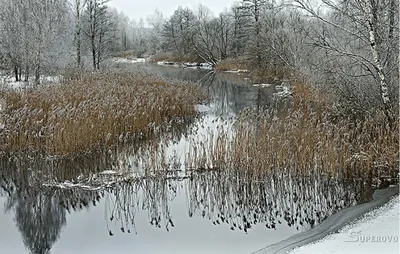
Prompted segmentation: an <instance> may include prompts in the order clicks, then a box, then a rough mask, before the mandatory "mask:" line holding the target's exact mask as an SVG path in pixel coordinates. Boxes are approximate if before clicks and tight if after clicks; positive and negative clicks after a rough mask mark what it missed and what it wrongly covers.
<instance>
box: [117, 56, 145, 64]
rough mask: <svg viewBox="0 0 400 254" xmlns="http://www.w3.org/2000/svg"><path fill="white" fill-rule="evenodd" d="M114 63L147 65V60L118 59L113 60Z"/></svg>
mask: <svg viewBox="0 0 400 254" xmlns="http://www.w3.org/2000/svg"><path fill="white" fill-rule="evenodd" d="M113 61H114V62H116V63H145V62H146V61H147V59H146V58H135V59H127V58H121V57H116V58H114V59H113Z"/></svg>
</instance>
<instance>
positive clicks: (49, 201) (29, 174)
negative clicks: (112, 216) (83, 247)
mask: <svg viewBox="0 0 400 254" xmlns="http://www.w3.org/2000/svg"><path fill="white" fill-rule="evenodd" d="M0 161H1V162H0V172H1V178H0V187H1V189H2V193H3V194H5V195H6V196H7V202H6V207H5V209H6V212H10V211H14V212H15V222H16V224H17V228H18V230H19V231H20V232H21V235H22V239H23V242H24V245H25V247H26V248H27V249H28V250H29V251H30V252H31V253H34V254H42V253H49V252H50V249H51V248H52V246H53V244H54V243H55V242H56V241H57V239H58V238H59V236H60V232H61V228H62V227H63V226H65V224H66V211H70V210H71V209H74V210H77V209H82V208H83V207H85V206H86V207H87V206H89V204H90V203H93V204H95V202H96V198H97V199H99V196H98V194H97V193H95V192H91V191H83V190H68V189H60V188H49V187H44V186H43V185H42V183H41V181H42V179H43V175H41V172H43V171H42V170H41V166H43V164H42V163H40V162H38V163H30V169H31V170H27V169H26V168H23V167H21V166H22V165H21V163H18V162H17V161H13V160H8V159H5V160H4V159H1V160H0ZM0 194H1V193H0Z"/></svg>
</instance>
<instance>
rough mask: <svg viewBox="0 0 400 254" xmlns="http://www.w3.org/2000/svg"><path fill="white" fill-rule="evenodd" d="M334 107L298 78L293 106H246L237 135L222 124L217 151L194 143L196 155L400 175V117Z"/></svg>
mask: <svg viewBox="0 0 400 254" xmlns="http://www.w3.org/2000/svg"><path fill="white" fill-rule="evenodd" d="M333 108H334V107H333V106H332V104H331V102H330V101H329V99H328V98H327V97H326V96H323V95H321V93H320V92H318V91H314V90H312V89H311V88H309V87H308V86H305V85H301V84H297V85H296V86H295V87H294V97H293V99H292V102H291V105H290V106H289V107H286V108H283V109H280V110H278V111H277V110H276V109H269V110H266V111H262V112H260V111H256V110H250V109H249V110H246V111H244V112H243V113H242V115H241V116H240V118H239V119H238V121H237V122H236V124H235V128H234V132H235V135H233V138H230V137H229V133H227V132H225V131H223V130H222V129H221V131H220V132H219V135H218V137H217V138H216V143H214V145H213V146H212V147H211V149H212V150H213V151H212V152H211V153H210V152H201V151H202V150H201V149H199V148H193V149H194V150H195V151H196V153H195V155H196V156H195V157H197V158H194V157H193V158H192V159H193V160H196V162H197V163H203V167H207V164H208V165H210V164H211V165H213V166H214V167H216V168H218V169H224V170H225V169H227V170H245V171H246V172H249V173H256V174H257V175H258V174H261V175H262V174H265V173H269V172H274V171H276V170H278V171H280V170H287V169H290V170H295V171H296V172H298V173H301V174H306V175H309V174H311V173H314V174H315V173H317V174H320V173H326V174H330V175H339V176H353V177H364V176H371V175H373V176H375V177H392V178H397V173H398V169H399V122H398V121H395V123H394V124H393V125H392V126H391V125H390V124H389V122H388V119H387V117H386V116H385V113H384V112H383V111H377V112H375V113H374V114H373V115H369V116H367V117H365V118H363V119H357V118H353V117H351V116H349V117H336V116H335V115H334V110H333ZM396 118H397V119H398V116H396ZM205 162H206V163H205ZM210 162H211V163H210ZM199 166H200V167H201V166H202V165H199ZM252 175H253V174H252Z"/></svg>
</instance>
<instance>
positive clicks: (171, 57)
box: [150, 52, 199, 63]
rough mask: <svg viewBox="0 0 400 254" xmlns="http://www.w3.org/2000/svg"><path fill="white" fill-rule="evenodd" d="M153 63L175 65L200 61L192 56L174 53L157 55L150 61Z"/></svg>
mask: <svg viewBox="0 0 400 254" xmlns="http://www.w3.org/2000/svg"><path fill="white" fill-rule="evenodd" d="M150 60H151V61H153V62H162V61H164V62H174V63H184V62H197V61H198V60H199V59H197V58H196V57H192V56H183V55H179V54H174V53H172V52H166V53H157V54H155V55H153V56H152V57H151V59H150Z"/></svg>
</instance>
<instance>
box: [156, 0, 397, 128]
mask: <svg viewBox="0 0 400 254" xmlns="http://www.w3.org/2000/svg"><path fill="white" fill-rule="evenodd" d="M162 38H163V40H162V44H161V46H160V48H161V49H162V50H164V51H170V52H174V53H175V54H176V55H178V56H192V57H193V58H198V59H200V60H203V61H206V62H211V63H212V64H214V65H217V64H218V63H221V62H224V61H225V60H226V59H233V62H238V61H241V62H244V63H245V64H246V66H248V68H250V69H252V70H258V71H259V72H261V75H265V76H275V77H278V78H282V77H286V78H290V79H291V80H303V81H304V80H307V81H308V82H310V81H311V82H313V83H314V84H319V85H323V86H324V89H326V90H327V91H329V92H333V94H335V95H336V96H337V98H338V102H339V104H341V105H342V106H343V105H344V106H346V105H347V106H348V107H347V108H348V109H349V110H351V111H353V114H358V113H362V112H368V111H371V110H374V109H376V108H377V107H378V108H383V109H384V110H385V112H387V113H388V117H389V115H390V114H389V113H393V106H396V107H397V105H398V102H399V100H398V90H399V1H396V0H339V1H334V0H318V1H313V0H292V1H280V2H278V1H275V0H242V1H237V2H235V3H234V4H233V5H232V6H231V7H230V9H229V10H226V11H224V12H222V13H220V14H219V15H217V16H215V15H213V14H212V12H211V11H210V10H209V9H208V8H207V7H205V6H202V5H200V6H198V7H197V8H194V9H193V10H192V9H189V8H183V7H179V8H178V9H176V10H175V12H174V14H173V15H172V16H171V17H169V18H167V19H166V20H165V22H164V25H163V28H162ZM348 113H349V112H348ZM392 120H393V119H392Z"/></svg>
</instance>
